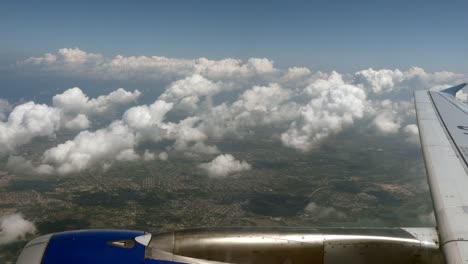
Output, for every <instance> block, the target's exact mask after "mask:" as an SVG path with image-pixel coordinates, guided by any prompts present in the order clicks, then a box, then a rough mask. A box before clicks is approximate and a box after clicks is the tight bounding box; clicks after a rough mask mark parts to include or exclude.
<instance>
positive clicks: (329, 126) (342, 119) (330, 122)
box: [281, 72, 366, 151]
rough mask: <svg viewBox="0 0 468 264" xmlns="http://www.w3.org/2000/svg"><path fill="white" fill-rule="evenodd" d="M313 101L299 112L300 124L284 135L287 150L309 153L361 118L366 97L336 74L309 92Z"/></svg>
mask: <svg viewBox="0 0 468 264" xmlns="http://www.w3.org/2000/svg"><path fill="white" fill-rule="evenodd" d="M306 94H307V95H309V96H310V97H311V98H312V99H311V100H310V101H309V102H308V103H307V105H305V106H302V107H301V109H300V116H299V118H298V120H295V121H293V122H292V123H291V125H290V127H289V129H288V130H287V131H286V132H284V133H283V134H282V135H281V140H282V142H283V144H285V145H286V146H290V147H293V148H296V149H299V150H302V151H307V150H310V149H311V148H313V147H314V146H316V145H317V144H318V143H319V142H320V141H321V140H323V139H324V138H326V137H327V136H329V135H331V134H334V133H338V132H339V131H341V130H342V129H343V128H344V127H345V126H349V125H351V124H353V123H354V120H355V119H359V118H362V117H363V115H364V110H365V107H366V94H365V92H364V91H363V90H362V89H360V88H359V87H356V86H353V85H350V84H346V83H345V82H344V81H343V79H342V76H341V75H339V74H338V73H336V72H333V73H332V74H331V75H330V76H329V77H328V78H327V79H321V80H317V81H315V82H313V83H311V84H310V85H309V86H308V87H307V88H306Z"/></svg>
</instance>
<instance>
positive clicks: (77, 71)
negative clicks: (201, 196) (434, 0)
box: [0, 49, 464, 173]
mask: <svg viewBox="0 0 468 264" xmlns="http://www.w3.org/2000/svg"><path fill="white" fill-rule="evenodd" d="M20 66H21V67H29V68H28V69H33V70H34V69H41V70H45V71H52V72H56V73H66V74H67V75H79V76H80V77H86V78H91V79H96V78H97V79H112V80H134V79H141V80H145V81H155V83H157V84H158V87H160V86H161V84H162V85H165V86H166V89H165V91H162V92H161V94H160V95H159V96H158V97H157V98H156V101H154V103H153V104H149V105H139V106H133V107H131V108H129V109H127V110H126V111H125V113H124V114H123V116H122V118H118V117H116V116H115V115H109V114H110V113H114V112H116V109H118V108H121V107H122V106H125V105H129V104H131V103H132V102H134V101H135V100H136V99H137V98H139V97H140V96H141V95H140V92H138V91H137V90H136V91H133V92H129V91H125V90H123V89H118V90H116V91H114V92H112V93H110V94H108V95H102V96H99V97H97V98H89V97H88V96H87V95H86V94H84V92H83V91H81V89H79V88H76V87H75V88H71V89H68V90H66V91H65V92H63V93H61V94H59V95H56V96H55V97H54V98H53V105H52V106H46V105H38V104H34V103H29V104H30V105H29V107H35V108H37V110H34V111H35V112H41V111H43V112H47V111H50V112H51V114H49V115H47V114H46V115H45V116H46V117H47V116H49V118H45V119H44V120H42V114H41V120H36V122H37V123H36V124H35V125H33V126H29V127H28V126H27V125H26V124H27V123H28V122H19V123H17V125H16V126H17V127H19V128H21V129H22V130H23V131H27V132H26V133H23V134H22V133H14V131H16V129H14V128H15V125H14V122H11V124H10V123H9V122H10V121H9V119H10V118H13V117H15V115H12V113H14V112H15V110H16V112H18V111H19V110H21V108H18V107H20V106H21V105H20V106H17V107H16V108H14V109H13V110H12V111H11V110H10V109H8V107H7V108H5V109H6V110H4V111H3V112H2V111H1V104H0V117H1V113H5V114H4V116H5V117H4V120H5V121H4V122H0V150H2V149H3V150H7V152H8V151H12V150H14V149H15V148H16V147H17V146H20V145H22V144H26V143H28V142H30V141H31V139H32V138H34V137H37V136H51V135H52V136H53V135H54V133H55V132H56V131H57V130H59V129H62V128H67V129H73V130H78V131H81V132H80V133H79V134H78V135H77V136H76V137H74V138H72V139H71V140H68V141H66V142H64V143H61V144H59V145H57V146H55V147H52V148H50V149H49V150H47V151H46V152H45V153H44V154H43V156H42V159H41V160H40V161H37V160H36V161H30V162H29V163H28V162H27V161H26V162H23V163H24V164H26V165H27V167H29V168H32V169H33V170H36V171H38V170H39V168H41V171H42V172H43V173H45V172H47V173H48V172H50V170H51V168H52V170H53V171H55V172H58V173H70V172H76V171H80V170H83V169H86V168H89V167H90V166H96V165H101V164H103V163H105V164H106V166H107V167H108V166H110V164H112V162H113V161H115V160H126V161H132V160H137V159H143V160H156V159H159V160H165V159H167V156H168V153H167V152H169V153H171V152H174V151H175V152H182V153H184V154H187V155H189V156H195V155H197V156H200V155H206V154H217V153H220V152H221V151H220V149H218V147H217V143H218V142H219V141H220V140H223V139H226V138H228V137H238V138H242V137H249V136H252V135H256V134H257V133H262V134H261V135H262V136H267V137H271V138H272V139H274V140H276V141H275V142H277V143H282V144H284V145H285V146H287V147H291V148H294V149H297V150H300V151H310V150H312V149H313V148H314V147H315V146H317V145H318V144H320V143H321V142H322V141H323V140H325V139H326V138H327V137H329V136H330V135H333V134H336V133H339V132H340V131H342V130H343V129H344V128H346V127H349V126H352V125H353V124H355V122H356V121H357V120H361V121H363V122H367V123H365V128H366V129H368V128H372V130H369V131H374V132H377V133H381V134H383V135H388V134H397V133H400V134H401V135H403V136H405V137H406V138H407V140H409V141H411V140H412V139H417V127H416V126H415V125H414V124H413V123H414V107H413V104H412V102H411V100H410V96H411V94H412V93H411V92H412V90H417V89H428V88H431V89H441V88H444V87H447V86H449V85H452V84H456V83H457V82H459V81H460V80H461V79H463V77H464V76H463V75H461V74H457V73H451V72H426V71H424V70H423V69H421V68H417V67H413V68H410V69H407V70H400V69H394V70H390V69H372V68H370V69H366V70H362V71H359V72H356V73H354V74H339V73H337V72H334V71H332V72H329V73H327V72H313V71H311V70H310V69H308V68H306V67H291V68H288V69H277V68H275V67H274V64H273V61H271V60H268V59H265V58H251V59H248V60H246V61H242V60H238V59H233V58H226V59H221V60H209V59H206V58H198V59H178V58H167V57H158V56H130V57H127V56H123V55H118V56H115V57H114V58H107V57H105V56H102V55H100V54H94V53H88V52H85V51H82V50H79V49H61V50H59V51H58V52H57V53H54V54H52V53H50V54H45V55H44V56H41V57H36V58H30V59H27V60H25V61H23V62H22V63H21V65H20ZM151 99H155V98H151ZM31 104H32V105H31ZM22 107H23V108H25V106H22ZM17 108H18V109H17ZM181 110H182V111H181ZM10 111H11V113H10V115H9V116H8V118H7V114H6V113H8V112H10ZM29 115H32V116H34V115H33V114H32V113H28V114H26V115H25V116H29ZM100 116H113V118H115V120H114V122H112V123H111V125H108V126H107V127H101V128H96V130H95V131H88V130H84V129H89V127H91V126H90V125H91V120H95V119H94V118H95V117H100ZM166 116H167V120H166ZM28 120H29V119H28ZM32 120H34V119H32ZM22 126H25V127H26V129H23V127H22ZM117 127H118V128H119V129H116V128H117ZM28 129H29V130H28ZM117 130H119V131H122V133H120V132H119V133H117V132H116V131H117ZM8 131H11V132H8ZM7 132H8V133H7ZM268 133H270V134H268ZM147 141H151V142H155V143H158V142H161V141H164V144H166V146H167V147H166V148H165V151H167V152H162V153H160V154H156V153H157V152H154V153H153V152H151V151H153V150H151V151H150V150H147V151H145V152H144V153H138V149H141V146H142V145H143V144H145V142H147ZM11 142H16V143H14V144H13V143H11ZM114 142H116V144H114ZM415 142H416V141H415ZM84 143H86V144H90V145H92V146H93V147H85V144H84ZM2 144H3V145H2ZM101 145H102V146H104V147H103V148H102V152H101V151H99V150H96V149H94V146H101ZM96 148H97V147H96ZM220 157H224V156H223V155H221V156H220ZM224 159H226V157H224ZM13 161H15V159H13V160H12V161H11V162H10V163H11V164H19V162H16V163H14V162H13ZM16 161H18V160H16ZM34 164H39V165H38V166H36V165H34Z"/></svg>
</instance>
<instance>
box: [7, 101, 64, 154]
mask: <svg viewBox="0 0 468 264" xmlns="http://www.w3.org/2000/svg"><path fill="white" fill-rule="evenodd" d="M60 123H61V120H60V111H59V110H58V109H55V108H53V107H50V106H47V105H44V104H35V103H34V102H27V103H24V104H21V105H19V106H16V107H15V108H14V109H13V111H12V112H11V113H10V115H9V116H8V119H7V120H6V121H5V122H0V153H8V152H11V151H14V150H15V149H16V148H17V147H18V146H21V145H24V144H26V143H29V142H31V140H32V139H33V138H35V137H41V136H50V135H53V134H54V133H55V132H56V131H57V130H58V129H59V128H60Z"/></svg>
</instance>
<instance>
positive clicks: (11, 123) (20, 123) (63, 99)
mask: <svg viewBox="0 0 468 264" xmlns="http://www.w3.org/2000/svg"><path fill="white" fill-rule="evenodd" d="M139 96H140V92H138V91H134V92H128V91H125V90H123V89H118V90H116V91H113V92H111V93H110V94H108V95H104V96H99V97H98V98H92V99H89V98H88V97H87V96H86V95H85V94H84V93H83V92H82V91H81V89H79V88H77V87H75V88H72V89H68V90H66V91H65V92H64V93H62V94H58V95H56V96H54V98H53V106H48V105H45V104H37V103H34V102H27V103H23V104H20V105H17V106H16V107H15V108H13V110H11V112H10V113H9V115H8V117H7V118H5V117H4V116H6V114H5V113H6V112H7V111H8V109H10V108H11V107H10V106H9V104H8V103H7V102H3V101H0V117H2V119H3V121H1V120H0V154H2V153H3V154H5V153H10V152H13V151H15V150H16V149H17V147H19V146H22V145H24V144H27V143H29V142H31V140H32V139H33V138H36V137H44V136H54V135H55V133H56V132H57V131H59V130H60V129H62V128H67V129H73V130H82V129H87V128H88V127H89V126H90V121H89V119H88V115H95V114H103V113H109V112H111V111H114V110H115V109H116V108H117V107H119V106H122V105H125V104H129V103H130V102H132V101H134V100H136V98H138V97H139ZM2 109H6V110H2Z"/></svg>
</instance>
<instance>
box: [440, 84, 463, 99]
mask: <svg viewBox="0 0 468 264" xmlns="http://www.w3.org/2000/svg"><path fill="white" fill-rule="evenodd" d="M465 86H466V83H462V84H459V85H455V86H452V87H450V88H446V89H444V90H442V91H440V92H441V93H446V94H450V95H452V96H455V95H456V94H457V92H458V91H460V90H461V89H463V87H465Z"/></svg>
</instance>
